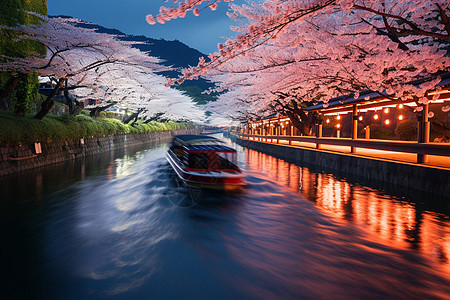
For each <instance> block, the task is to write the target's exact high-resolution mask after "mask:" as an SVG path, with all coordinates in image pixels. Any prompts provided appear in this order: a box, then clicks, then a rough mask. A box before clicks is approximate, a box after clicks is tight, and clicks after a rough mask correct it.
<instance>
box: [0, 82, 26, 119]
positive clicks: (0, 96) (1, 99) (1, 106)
mask: <svg viewBox="0 0 450 300" xmlns="http://www.w3.org/2000/svg"><path fill="white" fill-rule="evenodd" d="M21 78H22V76H12V77H11V79H10V80H9V82H8V83H7V84H6V87H5V89H4V90H1V91H0V110H5V111H9V110H11V104H10V103H9V101H8V100H7V98H8V97H9V96H11V94H12V93H13V92H14V89H15V88H16V86H17V84H18V83H19V81H20V79H21Z"/></svg>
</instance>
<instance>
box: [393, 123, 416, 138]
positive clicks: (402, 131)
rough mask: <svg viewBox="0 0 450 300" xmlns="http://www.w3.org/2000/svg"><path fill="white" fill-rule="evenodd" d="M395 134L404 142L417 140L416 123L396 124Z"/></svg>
mask: <svg viewBox="0 0 450 300" xmlns="http://www.w3.org/2000/svg"><path fill="white" fill-rule="evenodd" d="M395 133H396V134H397V135H398V136H399V137H400V139H401V140H404V141H416V140H417V121H413V120H409V119H407V120H403V121H400V122H398V123H397V128H395Z"/></svg>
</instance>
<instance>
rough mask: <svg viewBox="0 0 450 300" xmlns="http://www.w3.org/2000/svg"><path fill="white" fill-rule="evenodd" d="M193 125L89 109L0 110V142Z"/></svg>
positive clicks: (14, 142)
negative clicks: (130, 120)
mask: <svg viewBox="0 0 450 300" xmlns="http://www.w3.org/2000/svg"><path fill="white" fill-rule="evenodd" d="M190 126H192V124H191V123H186V122H173V121H166V122H155V121H151V122H148V123H144V122H142V121H138V122H136V123H134V124H133V125H129V124H124V123H122V122H121V121H119V120H116V119H110V118H92V117H90V116H89V115H88V112H82V113H81V114H79V115H77V116H73V115H69V114H64V115H62V116H55V115H51V114H49V115H47V116H46V117H45V118H43V119H42V120H37V119H35V118H33V116H32V115H31V114H30V115H26V116H25V117H17V116H16V115H15V114H14V113H12V112H0V144H18V143H29V142H39V141H62V140H74V139H80V138H83V137H90V136H103V135H117V134H144V133H150V132H158V131H166V130H176V129H182V128H186V127H190Z"/></svg>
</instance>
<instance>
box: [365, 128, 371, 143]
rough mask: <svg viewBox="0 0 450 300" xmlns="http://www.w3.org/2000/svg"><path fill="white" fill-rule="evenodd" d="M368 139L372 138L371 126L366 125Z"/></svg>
mask: <svg viewBox="0 0 450 300" xmlns="http://www.w3.org/2000/svg"><path fill="white" fill-rule="evenodd" d="M365 138H366V140H370V126H369V125H367V126H366V136H365Z"/></svg>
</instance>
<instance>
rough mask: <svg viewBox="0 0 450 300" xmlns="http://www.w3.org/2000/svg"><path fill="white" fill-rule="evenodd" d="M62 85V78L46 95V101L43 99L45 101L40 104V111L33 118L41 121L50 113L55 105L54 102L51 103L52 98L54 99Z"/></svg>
mask: <svg viewBox="0 0 450 300" xmlns="http://www.w3.org/2000/svg"><path fill="white" fill-rule="evenodd" d="M63 84H64V78H61V79H59V80H58V83H57V84H56V86H55V87H54V88H53V90H52V92H51V93H50V95H48V96H47V99H45V101H44V102H42V104H41V110H40V111H39V112H38V113H37V114H36V115H35V116H34V118H35V119H38V120H42V119H43V118H44V117H45V116H46V115H47V114H48V113H49V112H50V110H51V109H52V107H53V104H55V102H54V101H53V97H55V96H56V94H58V92H59V90H60V89H61V87H62V86H63Z"/></svg>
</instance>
